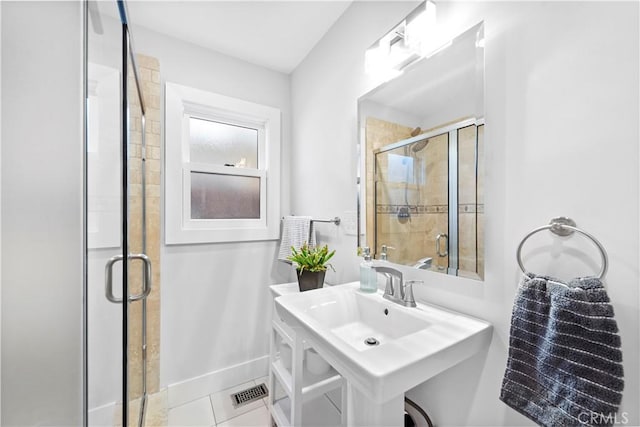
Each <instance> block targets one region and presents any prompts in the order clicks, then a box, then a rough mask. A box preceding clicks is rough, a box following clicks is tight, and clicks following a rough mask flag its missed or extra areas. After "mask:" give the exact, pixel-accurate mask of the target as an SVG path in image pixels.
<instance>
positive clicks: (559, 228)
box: [516, 216, 609, 280]
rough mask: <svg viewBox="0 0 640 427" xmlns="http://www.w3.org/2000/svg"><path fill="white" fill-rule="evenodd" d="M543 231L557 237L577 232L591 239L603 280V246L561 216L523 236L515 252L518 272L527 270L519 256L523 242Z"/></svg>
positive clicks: (606, 261) (605, 265)
mask: <svg viewBox="0 0 640 427" xmlns="http://www.w3.org/2000/svg"><path fill="white" fill-rule="evenodd" d="M543 230H551V232H552V233H554V234H556V235H558V236H570V235H571V234H573V233H574V232H576V231H577V232H578V233H580V234H582V235H583V236H585V237H588V238H589V239H591V241H593V243H595V244H596V246H597V247H598V249H599V250H600V255H601V256H602V268H601V269H600V274H599V275H598V277H599V278H600V280H602V279H604V276H605V275H606V274H607V270H608V268H609V258H608V256H607V251H606V250H605V249H604V246H602V244H601V243H600V242H599V241H598V239H596V238H595V237H593V236H592V235H591V234H589V233H587V232H586V231H583V230H580V229H579V228H578V227H576V223H575V221H574V220H572V219H571V218H567V217H563V216H561V217H557V218H553V219H552V220H551V221H550V222H549V224H548V225H544V226H542V227H538V228H536V229H535V230H533V231H532V232H530V233H529V234H527V235H526V236H524V238H523V239H522V241H521V242H520V244H519V245H518V250H517V252H516V258H517V259H518V265H519V266H520V270H522V272H523V273H527V270H526V269H525V268H524V264H523V263H522V257H521V255H520V253H521V252H522V246H523V245H524V242H525V241H526V240H527V239H528V238H529V237H531V236H533V235H534V234H536V233H537V232H539V231H543Z"/></svg>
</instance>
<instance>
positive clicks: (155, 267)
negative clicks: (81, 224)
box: [129, 55, 161, 417]
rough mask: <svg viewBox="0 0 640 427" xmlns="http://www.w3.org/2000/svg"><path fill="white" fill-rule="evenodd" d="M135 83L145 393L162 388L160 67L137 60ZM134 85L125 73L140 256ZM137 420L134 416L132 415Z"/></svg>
mask: <svg viewBox="0 0 640 427" xmlns="http://www.w3.org/2000/svg"><path fill="white" fill-rule="evenodd" d="M137 61H138V68H139V73H140V74H139V79H140V84H141V87H142V91H143V95H144V102H145V107H146V114H145V118H146V131H145V142H146V160H145V167H146V185H145V189H146V230H145V231H146V250H145V253H146V254H147V256H148V257H149V258H150V259H151V265H152V284H153V285H152V286H153V287H152V291H151V293H150V294H149V296H148V297H147V391H148V393H155V392H157V391H158V390H159V388H160V295H161V286H160V277H161V276H160V270H161V268H160V267H161V265H160V194H161V193H160V169H161V159H160V152H161V148H160V63H159V61H158V59H156V58H153V57H150V56H145V55H138V56H137ZM136 90H137V89H136V87H135V81H134V78H133V75H132V74H131V73H129V99H130V100H131V108H130V115H131V118H132V120H131V126H130V130H131V145H130V155H129V252H131V253H140V252H142V249H143V248H142V232H143V230H142V203H143V200H142V145H141V143H142V140H141V136H142V128H141V122H140V118H141V109H140V106H139V103H138V95H137V93H136ZM129 286H130V291H129V292H130V293H131V294H139V293H141V292H142V263H141V262H139V261H134V262H132V263H131V265H130V270H129ZM141 331H142V302H140V301H138V302H134V303H131V304H130V305H129V355H130V360H129V384H130V388H129V390H130V394H131V396H130V397H131V398H133V399H135V398H137V397H139V396H140V395H141V393H142V347H141V343H142V333H141ZM132 415H135V416H136V417H137V414H133V413H132Z"/></svg>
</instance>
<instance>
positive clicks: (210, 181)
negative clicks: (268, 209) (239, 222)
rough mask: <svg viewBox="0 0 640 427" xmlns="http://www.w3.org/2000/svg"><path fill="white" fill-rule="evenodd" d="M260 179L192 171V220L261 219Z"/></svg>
mask: <svg viewBox="0 0 640 427" xmlns="http://www.w3.org/2000/svg"><path fill="white" fill-rule="evenodd" d="M259 218H260V177H255V176H242V175H225V174H219V173H204V172H191V219H259Z"/></svg>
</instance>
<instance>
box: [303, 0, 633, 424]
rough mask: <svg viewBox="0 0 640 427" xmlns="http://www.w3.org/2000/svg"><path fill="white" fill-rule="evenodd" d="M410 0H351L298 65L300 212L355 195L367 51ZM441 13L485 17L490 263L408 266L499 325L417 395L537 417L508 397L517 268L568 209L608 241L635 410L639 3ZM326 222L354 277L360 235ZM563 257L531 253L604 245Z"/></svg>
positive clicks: (345, 275)
mask: <svg viewBox="0 0 640 427" xmlns="http://www.w3.org/2000/svg"><path fill="white" fill-rule="evenodd" d="M413 5H414V4H408V3H390V2H389V3H387V2H371V3H366V2H354V3H353V5H352V6H351V7H350V8H349V9H348V10H347V11H346V13H345V14H344V15H343V16H342V17H341V19H340V20H339V21H338V22H337V23H336V25H334V27H333V28H332V30H331V31H330V32H329V33H328V34H327V35H326V36H325V37H324V39H323V40H322V41H321V42H320V43H319V44H318V45H317V46H316V47H315V48H314V50H313V51H312V52H311V54H310V55H309V56H308V57H307V58H306V59H305V61H304V62H303V63H302V64H301V65H300V66H299V67H298V68H297V69H296V70H295V71H294V73H293V75H292V88H291V91H292V110H293V112H294V116H293V128H292V171H291V179H292V193H291V197H292V207H293V210H294V211H297V210H299V209H301V208H302V207H304V208H305V209H308V210H310V211H311V212H312V213H313V214H317V215H335V214H336V212H341V211H345V210H351V209H353V208H354V205H355V200H356V189H355V184H354V181H355V164H356V161H355V158H356V157H355V156H356V153H355V148H354V146H355V142H356V127H357V124H356V104H357V98H358V97H359V96H360V95H362V94H364V93H366V92H367V91H368V90H370V89H371V88H372V87H373V85H374V82H371V81H369V79H368V78H367V77H366V76H365V74H364V66H363V62H364V50H365V49H366V48H367V47H368V46H369V45H371V44H372V43H373V42H374V41H375V39H377V38H378V37H380V36H381V35H382V34H383V33H385V32H386V31H387V30H389V29H390V28H391V26H392V25H393V24H394V23H396V22H397V21H399V20H400V19H402V18H403V17H404V15H406V13H408V12H409V11H410V10H411V8H412V7H413ZM438 19H439V23H440V24H441V26H440V27H441V28H440V31H443V32H446V33H447V34H449V35H450V36H454V35H456V34H458V33H460V32H462V31H464V30H466V29H467V28H469V27H471V26H472V25H474V24H476V23H477V22H479V21H480V20H483V19H484V20H485V22H486V27H485V28H486V74H485V78H486V102H485V105H486V122H487V126H486V136H485V140H486V154H485V162H486V171H487V172H486V179H485V185H486V187H485V188H486V190H485V194H486V196H485V210H486V214H485V216H486V223H485V224H486V225H485V230H486V242H485V245H486V267H485V270H486V278H485V281H484V283H479V282H475V281H471V280H466V279H461V278H455V277H448V276H444V275H439V274H437V273H431V272H424V271H414V270H410V269H404V271H405V274H406V275H407V276H408V279H423V280H424V281H425V283H426V285H425V286H424V287H422V288H421V289H416V291H415V292H416V297H417V298H419V299H420V300H422V301H428V302H433V303H436V304H439V305H442V306H446V307H450V308H452V309H455V310H459V311H462V312H466V313H469V314H472V315H475V316H477V317H480V318H483V319H486V320H488V321H490V322H492V323H493V324H494V327H495V332H494V336H493V340H492V343H491V346H490V348H489V349H488V351H487V352H486V353H484V354H480V355H478V356H475V357H473V358H471V359H469V360H467V361H466V362H464V363H462V364H461V365H459V366H458V367H456V368H453V369H451V370H449V371H447V372H445V373H442V374H441V375H439V376H437V377H436V378H433V379H432V380H430V381H428V382H427V383H425V384H423V385H422V386H420V387H417V388H416V389H414V390H412V391H411V392H410V393H408V395H409V396H410V397H411V398H412V399H415V400H416V401H417V402H418V403H419V404H420V405H422V406H423V407H424V408H425V409H426V410H427V411H428V412H429V413H430V415H431V416H432V418H433V421H434V422H435V423H437V424H438V425H486V426H496V425H508V426H518V425H531V421H529V420H527V419H525V418H524V417H522V416H521V415H519V414H517V413H515V411H513V410H512V409H510V408H508V407H507V406H506V405H504V404H503V403H501V402H500V401H499V400H498V396H499V391H500V385H501V380H502V375H503V372H504V367H505V363H506V357H507V345H508V333H509V319H510V313H511V305H512V302H513V297H514V294H515V290H516V284H517V281H518V278H519V276H520V273H519V271H518V268H517V265H516V262H515V250H516V247H517V245H518V243H519V241H520V238H521V237H522V236H523V235H524V234H526V233H527V232H528V231H530V230H531V229H532V228H534V227H537V226H539V225H543V224H545V223H546V222H547V221H548V220H549V219H550V218H551V217H554V216H557V215H567V216H571V217H573V218H574V219H575V220H576V221H577V222H578V225H580V226H582V227H583V228H584V229H586V230H587V231H589V232H591V233H593V234H594V235H596V236H597V237H598V238H599V239H600V241H601V242H602V243H603V244H604V246H605V247H606V248H607V250H608V252H609V258H610V269H609V274H608V276H607V279H606V283H607V288H608V291H609V295H610V297H611V300H612V303H613V306H614V308H615V311H616V317H617V320H618V324H619V327H620V332H621V335H622V341H623V352H624V360H625V362H624V363H625V365H624V367H625V377H626V387H625V395H624V400H623V407H622V409H621V411H626V412H628V419H629V423H628V425H639V424H640V414H639V413H638V412H639V408H640V405H639V390H638V389H639V386H640V385H639V381H638V367H639V349H638V346H639V336H638V323H639V310H638V307H639V301H638V299H639V289H638V287H639V286H638V283H639V280H638V266H639V256H640V254H639V252H640V251H639V248H638V236H639V221H638V219H639V218H638V214H639V212H638V202H639V176H638V158H639V152H638V138H639V113H640V111H639V107H638V96H639V85H638V71H639V70H638V62H639V57H638V43H639V41H638V40H639V34H638V4H637V3H610V2H601V3H597V2H567V3H552V2H537V3H521V2H511V3H507V2H495V3H478V2H469V3H458V2H439V3H438ZM355 29H357V31H356V30H355ZM319 174H321V175H322V176H323V179H317V176H318V175H319ZM325 237H326V238H328V239H329V241H330V245H332V246H333V247H335V248H337V249H338V252H337V255H336V262H335V265H336V267H337V268H338V269H339V272H338V274H337V275H336V277H337V278H338V279H339V280H340V281H349V280H356V279H357V265H358V262H359V259H358V258H356V257H355V247H356V242H355V238H354V237H351V236H346V235H344V234H342V233H341V232H334V233H328V234H327V235H326V236H325ZM551 241H552V239H551V237H549V238H548V239H547V240H546V241H545V242H546V243H549V242H551ZM540 242H541V241H537V242H532V243H531V246H529V249H528V250H529V251H531V252H533V251H535V250H536V249H538V248H539V247H541V245H542V243H540ZM546 243H545V244H546ZM586 245H587V244H586V243H585V244H584V246H585V248H587V246H586ZM588 250H590V248H589V249H588ZM589 253H590V254H593V252H589ZM568 258H569V256H567V255H564V256H563V257H561V258H560V259H559V260H558V259H551V258H550V257H544V256H543V255H542V253H541V254H540V255H538V256H537V257H536V259H535V260H534V259H533V258H531V259H529V262H530V263H533V264H531V265H533V266H534V267H538V268H542V267H541V266H543V265H548V266H549V271H551V272H553V273H554V274H557V275H560V276H562V277H565V278H568V277H572V276H575V275H581V274H592V273H594V272H596V271H597V269H598V267H599V259H598V257H597V255H592V258H591V259H588V260H587V263H586V265H585V264H582V265H580V264H578V265H579V266H580V267H581V268H582V269H581V270H579V271H578V270H576V265H574V264H573V263H566V264H565V263H564V262H563V261H565V260H567V259H568ZM534 261H535V262H534ZM536 262H537V264H536ZM541 272H543V273H546V272H547V271H541Z"/></svg>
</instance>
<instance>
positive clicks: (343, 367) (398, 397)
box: [275, 282, 492, 426]
mask: <svg viewBox="0 0 640 427" xmlns="http://www.w3.org/2000/svg"><path fill="white" fill-rule="evenodd" d="M275 303H276V311H277V313H278V315H279V316H280V318H281V319H282V320H283V321H284V322H285V323H287V324H288V325H289V326H291V327H292V328H295V329H296V333H299V334H301V336H302V337H303V339H304V340H306V341H307V342H308V343H309V344H311V346H312V347H314V348H315V349H316V351H317V352H318V353H319V354H320V355H321V356H322V357H323V358H324V359H325V360H326V361H327V362H329V363H330V364H331V365H332V366H333V367H334V368H335V369H336V370H337V371H338V372H339V373H340V374H341V375H342V376H343V377H344V378H346V380H347V382H348V386H347V389H348V396H347V416H348V420H349V425H354V426H365V425H366V426H401V425H403V423H404V421H403V419H404V418H403V417H404V412H403V408H404V393H405V391H407V390H409V389H411V388H413V387H415V386H417V385H418V384H421V383H423V382H424V381H426V380H428V379H429V378H431V377H433V376H435V375H437V374H438V373H440V372H442V371H444V370H445V369H448V368H450V367H452V366H454V365H456V364H458V363H460V362H461V361H463V360H464V359H467V358H468V357H470V356H472V355H473V354H475V353H477V352H478V351H480V350H481V349H482V348H485V347H486V346H488V344H489V341H490V339H491V328H492V327H491V325H490V324H489V323H487V322H484V321H482V320H478V319H475V318H472V317H470V316H466V315H464V314H460V313H456V312H453V311H449V310H446V309H443V308H440V307H436V306H432V305H425V304H420V303H418V306H417V307H415V308H407V307H403V306H400V305H399V304H395V303H393V302H390V301H388V300H385V299H383V298H382V293H381V292H378V293H373V294H365V293H362V292H360V290H359V284H358V283H357V282H355V283H348V284H345V285H337V286H334V287H331V288H322V289H316V290H312V291H307V292H301V293H297V294H290V295H283V296H281V297H278V298H276V300H275ZM367 338H373V339H375V340H376V341H377V344H374V345H369V344H367V343H365V340H367Z"/></svg>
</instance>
